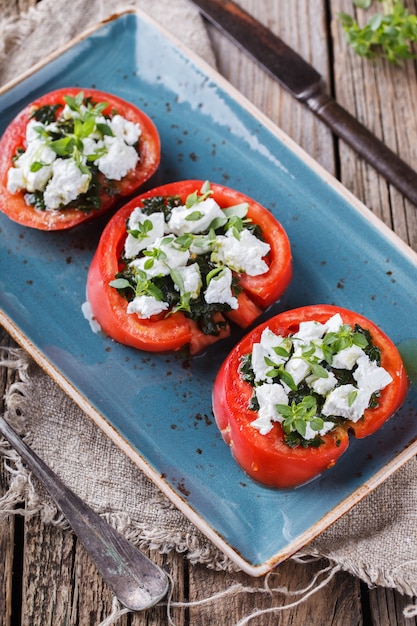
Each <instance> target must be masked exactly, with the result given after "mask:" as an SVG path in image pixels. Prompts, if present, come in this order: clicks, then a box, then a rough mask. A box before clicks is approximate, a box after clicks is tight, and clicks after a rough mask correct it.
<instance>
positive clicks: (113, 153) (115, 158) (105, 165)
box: [96, 137, 139, 180]
mask: <svg viewBox="0 0 417 626" xmlns="http://www.w3.org/2000/svg"><path fill="white" fill-rule="evenodd" d="M104 145H105V147H106V149H107V151H106V153H105V154H103V156H102V157H100V158H99V159H97V160H96V164H97V166H98V169H99V170H100V172H101V173H102V174H104V176H106V178H109V179H110V180H121V179H122V178H124V177H125V176H126V174H127V173H128V172H129V171H130V170H133V169H135V167H136V165H137V163H138V161H139V155H138V153H137V152H136V150H135V148H133V147H132V146H128V145H127V144H126V143H125V142H124V141H123V139H121V138H119V137H104Z"/></svg>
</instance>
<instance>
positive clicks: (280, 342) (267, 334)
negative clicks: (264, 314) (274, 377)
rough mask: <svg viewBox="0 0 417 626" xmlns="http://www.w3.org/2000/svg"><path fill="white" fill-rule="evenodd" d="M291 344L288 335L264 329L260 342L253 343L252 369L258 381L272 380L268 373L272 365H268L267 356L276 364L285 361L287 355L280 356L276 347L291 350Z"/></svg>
mask: <svg viewBox="0 0 417 626" xmlns="http://www.w3.org/2000/svg"><path fill="white" fill-rule="evenodd" d="M290 345H291V343H290V340H289V339H288V338H287V337H280V336H279V335H276V334H275V333H273V332H272V331H271V330H270V329H269V328H265V329H264V330H263V331H262V335H261V338H260V342H259V343H255V344H253V347H252V369H253V372H254V374H255V381H256V382H259V381H261V380H264V381H267V382H271V377H270V376H267V375H266V373H267V372H268V371H269V370H270V369H271V365H267V363H266V362H265V358H269V359H271V360H272V361H273V362H274V363H275V364H276V365H280V364H282V363H285V361H286V357H284V356H279V355H278V354H277V353H276V352H275V350H274V348H284V349H285V350H289V349H290Z"/></svg>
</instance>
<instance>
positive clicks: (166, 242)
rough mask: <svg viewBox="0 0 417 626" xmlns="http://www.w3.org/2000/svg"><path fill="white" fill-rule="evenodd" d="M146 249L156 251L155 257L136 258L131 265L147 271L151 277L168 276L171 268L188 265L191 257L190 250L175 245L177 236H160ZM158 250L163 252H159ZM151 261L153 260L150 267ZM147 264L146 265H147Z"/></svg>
mask: <svg viewBox="0 0 417 626" xmlns="http://www.w3.org/2000/svg"><path fill="white" fill-rule="evenodd" d="M146 251H148V252H155V257H154V258H153V259H152V257H150V256H142V257H139V258H138V259H135V260H134V261H132V262H131V263H130V265H132V266H134V267H136V268H138V269H140V270H142V271H143V272H146V274H147V276H148V277H149V278H154V277H155V276H168V274H169V273H170V270H171V269H175V268H178V267H181V266H185V265H187V261H188V259H189V258H190V253H189V251H188V250H180V249H179V248H177V247H176V246H175V237H173V236H172V237H158V238H157V239H156V240H155V241H154V242H153V244H152V245H150V246H147V248H146ZM158 251H160V252H161V253H162V254H159V258H157V257H158ZM149 261H153V263H152V265H151V266H150V267H148V265H149ZM145 265H146V267H145Z"/></svg>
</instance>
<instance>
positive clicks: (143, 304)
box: [127, 295, 168, 319]
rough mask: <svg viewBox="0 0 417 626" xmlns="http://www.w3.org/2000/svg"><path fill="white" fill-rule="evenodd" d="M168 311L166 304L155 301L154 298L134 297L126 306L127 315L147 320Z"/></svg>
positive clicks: (145, 296)
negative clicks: (131, 314) (134, 315)
mask: <svg viewBox="0 0 417 626" xmlns="http://www.w3.org/2000/svg"><path fill="white" fill-rule="evenodd" d="M167 309H168V303H167V302H164V301H163V300H162V301H161V300H157V299H156V298H155V297H154V296H147V295H142V296H136V297H135V298H134V299H133V300H132V301H131V302H129V304H128V306H127V312H128V313H136V315H137V316H138V317H140V318H141V319H148V318H149V317H151V316H152V315H158V314H159V313H162V311H166V310H167Z"/></svg>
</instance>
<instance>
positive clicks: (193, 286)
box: [176, 263, 203, 299]
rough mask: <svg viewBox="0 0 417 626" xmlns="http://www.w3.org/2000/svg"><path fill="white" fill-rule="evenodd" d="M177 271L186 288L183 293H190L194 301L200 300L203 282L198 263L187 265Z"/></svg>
mask: <svg viewBox="0 0 417 626" xmlns="http://www.w3.org/2000/svg"><path fill="white" fill-rule="evenodd" d="M177 269H178V272H179V273H180V275H181V278H182V281H183V287H184V288H183V290H181V293H189V294H190V298H193V299H195V298H198V296H199V294H200V290H201V287H202V286H203V282H202V279H201V272H200V268H199V266H198V265H197V263H193V264H192V265H186V266H185V267H178V268H177ZM176 287H177V286H176Z"/></svg>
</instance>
